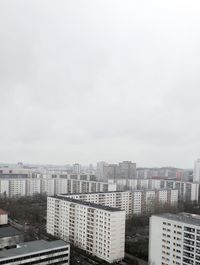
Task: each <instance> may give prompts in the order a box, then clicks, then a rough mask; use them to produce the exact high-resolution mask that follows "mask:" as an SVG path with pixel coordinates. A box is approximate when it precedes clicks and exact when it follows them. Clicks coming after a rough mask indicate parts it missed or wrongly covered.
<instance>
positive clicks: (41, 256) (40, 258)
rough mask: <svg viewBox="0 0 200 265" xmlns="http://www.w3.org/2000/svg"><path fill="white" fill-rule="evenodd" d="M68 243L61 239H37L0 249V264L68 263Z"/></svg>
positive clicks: (66, 264) (44, 264)
mask: <svg viewBox="0 0 200 265" xmlns="http://www.w3.org/2000/svg"><path fill="white" fill-rule="evenodd" d="M69 256H70V245H69V244H67V243H65V242H63V241H62V240H56V241H44V240H37V241H31V242H25V243H22V244H19V245H18V246H17V248H12V249H8V250H2V251H0V264H2V265H3V264H13V265H21V264H24V265H26V264H27V265H28V264H29V265H30V264H35V265H39V264H41V265H47V264H57V265H58V264H62V265H69V262H70V261H69Z"/></svg>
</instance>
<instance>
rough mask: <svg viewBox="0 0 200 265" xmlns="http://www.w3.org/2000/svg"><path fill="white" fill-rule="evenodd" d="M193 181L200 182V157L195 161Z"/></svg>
mask: <svg viewBox="0 0 200 265" xmlns="http://www.w3.org/2000/svg"><path fill="white" fill-rule="evenodd" d="M193 182H197V183H200V158H199V159H197V160H196V161H195V162H194V172H193Z"/></svg>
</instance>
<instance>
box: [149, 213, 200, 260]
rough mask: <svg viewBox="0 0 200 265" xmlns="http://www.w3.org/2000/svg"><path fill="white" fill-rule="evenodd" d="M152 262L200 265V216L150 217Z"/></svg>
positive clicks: (163, 215)
mask: <svg viewBox="0 0 200 265" xmlns="http://www.w3.org/2000/svg"><path fill="white" fill-rule="evenodd" d="M155 239H156V240H155ZM149 264H155V265H171V264H176V265H188V264H193V265H200V215H194V214H188V213H180V214H168V213H166V214H162V215H153V216H152V217H151V218H150V234H149Z"/></svg>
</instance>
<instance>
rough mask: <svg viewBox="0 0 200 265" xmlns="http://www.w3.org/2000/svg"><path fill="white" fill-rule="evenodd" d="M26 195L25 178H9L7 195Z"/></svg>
mask: <svg viewBox="0 0 200 265" xmlns="http://www.w3.org/2000/svg"><path fill="white" fill-rule="evenodd" d="M21 196H26V179H9V197H11V198H12V197H21Z"/></svg>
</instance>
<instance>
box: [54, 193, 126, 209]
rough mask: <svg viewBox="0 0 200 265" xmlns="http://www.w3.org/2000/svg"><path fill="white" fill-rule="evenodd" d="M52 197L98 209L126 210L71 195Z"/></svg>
mask: <svg viewBox="0 0 200 265" xmlns="http://www.w3.org/2000/svg"><path fill="white" fill-rule="evenodd" d="M49 197H50V198H57V199H61V200H64V201H68V202H72V203H76V204H81V205H84V206H88V207H91V208H96V209H101V210H104V211H110V212H123V211H124V210H121V209H119V208H115V207H110V206H104V205H100V204H97V203H92V202H86V201H82V200H77V199H72V198H69V197H65V196H62V195H61V196H59V195H57V196H49Z"/></svg>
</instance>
